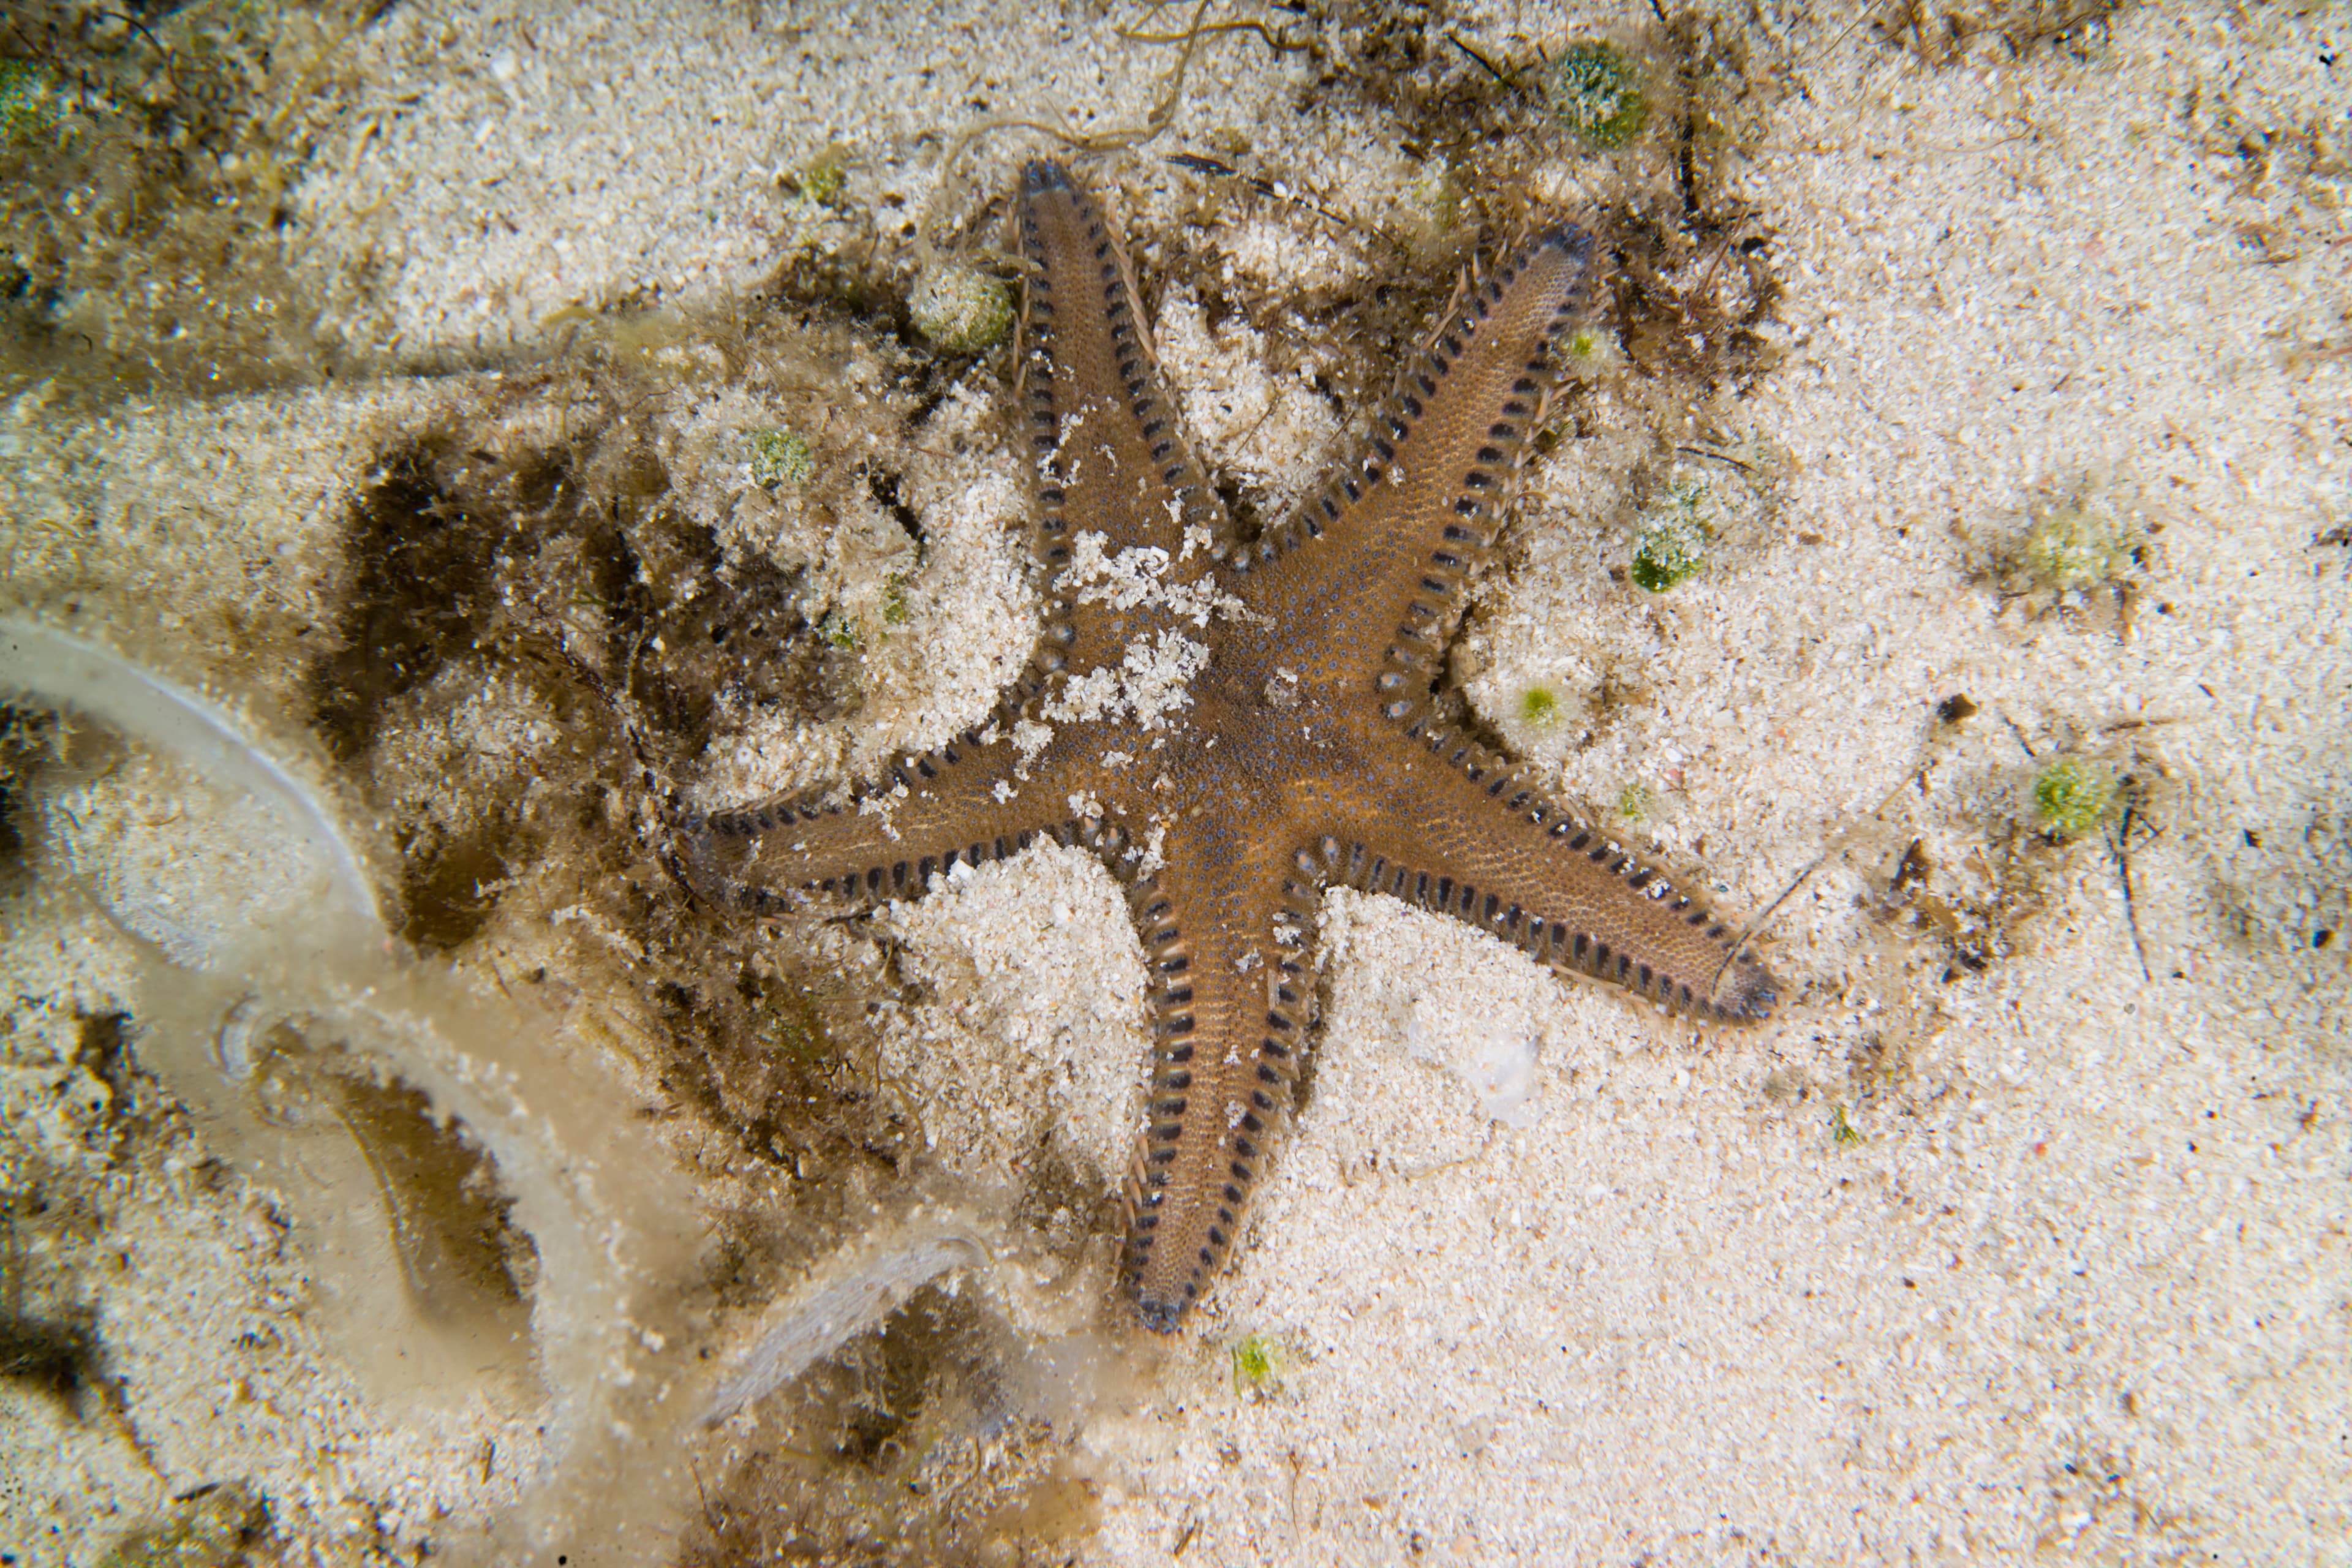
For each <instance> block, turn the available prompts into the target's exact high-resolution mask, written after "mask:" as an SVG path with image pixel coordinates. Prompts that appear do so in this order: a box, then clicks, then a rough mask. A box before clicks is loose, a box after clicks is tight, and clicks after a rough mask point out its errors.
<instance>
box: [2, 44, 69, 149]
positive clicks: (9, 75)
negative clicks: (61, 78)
mask: <svg viewBox="0 0 2352 1568" xmlns="http://www.w3.org/2000/svg"><path fill="white" fill-rule="evenodd" d="M62 118H63V117H62V116H61V115H60V114H59V113H58V94H57V81H56V79H54V78H52V77H51V76H50V75H49V73H48V72H47V71H46V70H43V69H42V68H40V67H39V66H37V65H34V64H32V63H30V62H29V61H26V60H0V142H21V143H25V144H27V145H29V144H31V143H33V142H39V141H42V140H43V139H45V138H46V137H47V135H48V134H49V132H51V131H52V130H54V129H55V128H56V127H57V125H58V122H59V121H60V120H61V119H62Z"/></svg>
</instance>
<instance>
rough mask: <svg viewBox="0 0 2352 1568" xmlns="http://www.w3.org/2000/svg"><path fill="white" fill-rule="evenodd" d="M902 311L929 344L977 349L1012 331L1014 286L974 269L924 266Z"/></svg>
mask: <svg viewBox="0 0 2352 1568" xmlns="http://www.w3.org/2000/svg"><path fill="white" fill-rule="evenodd" d="M907 311H908V316H909V317H910V318H911V319H912V320H913V321H914V323H915V331H918V332H920V333H921V334H922V335H923V337H924V339H925V341H927V342H929V343H930V344H931V346H932V347H934V348H937V349H940V350H941V351H943V352H945V353H951V354H970V353H980V352H981V350H982V349H986V348H992V347H993V346H995V345H996V344H997V343H999V342H1003V339H1004V335H1005V333H1007V332H1009V331H1012V330H1013V290H1012V289H1010V288H1008V287H1006V285H1005V282H1004V280H1003V279H1001V278H992V277H990V276H989V275H988V274H987V273H985V272H982V271H980V270H979V269H977V268H971V267H963V266H960V265H957V264H955V263H953V262H940V263H936V264H934V265H932V266H930V267H927V268H923V272H922V275H921V276H920V277H919V278H918V279H915V291H914V292H913V293H912V294H910V295H909V296H908V299H907Z"/></svg>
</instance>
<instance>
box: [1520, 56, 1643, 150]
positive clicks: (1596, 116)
mask: <svg viewBox="0 0 2352 1568" xmlns="http://www.w3.org/2000/svg"><path fill="white" fill-rule="evenodd" d="M1543 94H1544V101H1545V102H1546V103H1548V104H1549V105H1550V106H1551V112H1552V118H1553V119H1555V120H1557V121H1559V123H1560V125H1561V126H1562V127H1563V128H1565V129H1566V130H1567V131H1568V132H1569V134H1570V135H1572V136H1574V137H1575V138H1576V139H1577V140H1578V141H1580V142H1583V143H1584V145H1585V146H1586V147H1588V148H1591V149H1592V150H1593V151H1595V152H1606V151H1607V150H1609V149H1610V148H1612V147H1622V146H1623V145H1625V143H1627V142H1631V141H1632V140H1633V138H1634V137H1636V136H1638V135H1640V134H1641V133H1642V126H1643V123H1644V122H1645V121H1647V120H1648V119H1649V115H1650V106H1649V103H1648V101H1647V100H1645V99H1644V98H1643V93H1642V74H1641V68H1640V67H1639V66H1637V65H1636V64H1634V62H1633V58H1632V57H1631V56H1629V55H1628V54H1626V52H1625V51H1624V50H1623V49H1621V48H1619V47H1617V46H1616V45H1614V44H1612V43H1609V42H1607V41H1606V40H1605V39H1601V38H1582V39H1579V40H1578V41H1577V42H1575V43H1572V44H1570V45H1569V46H1568V47H1567V48H1565V49H1563V50H1561V51H1560V53H1559V55H1558V56H1557V57H1556V58H1553V59H1551V60H1550V61H1549V62H1547V63H1546V64H1545V66H1544V68H1543Z"/></svg>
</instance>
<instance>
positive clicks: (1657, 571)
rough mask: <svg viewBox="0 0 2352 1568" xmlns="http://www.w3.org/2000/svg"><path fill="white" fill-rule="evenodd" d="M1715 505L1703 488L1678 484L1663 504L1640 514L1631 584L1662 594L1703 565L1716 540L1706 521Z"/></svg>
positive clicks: (1701, 486) (1669, 492)
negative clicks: (1708, 544)
mask: <svg viewBox="0 0 2352 1568" xmlns="http://www.w3.org/2000/svg"><path fill="white" fill-rule="evenodd" d="M1713 510H1714V503H1713V501H1712V500H1710V499H1709V498H1708V496H1707V493H1706V486H1705V485H1698V484H1680V485H1676V486H1675V488H1674V489H1672V490H1669V491H1668V492H1667V493H1666V499H1665V500H1664V502H1663V503H1662V504H1660V505H1658V506H1656V507H1654V508H1652V509H1651V510H1649V511H1647V512H1645V513H1643V517H1642V531H1641V532H1640V533H1639V534H1637V535H1635V536H1634V540H1633V581H1634V582H1635V583H1638V584H1641V586H1642V587H1643V589H1645V590H1646V591H1648V592H1650V593H1653V594H1663V593H1664V592H1665V591H1666V590H1667V589H1669V588H1671V587H1673V586H1674V585H1675V584H1677V583H1680V582H1682V581H1683V580H1684V579H1685V578H1686V577H1689V576H1690V575H1691V574H1694V573H1696V571H1697V570H1698V569H1699V568H1700V567H1702V566H1704V565H1706V547H1707V543H1708V542H1709V541H1711V540H1712V539H1713V538H1714V537H1715V529H1714V527H1713V526H1712V524H1710V522H1709V521H1708V517H1709V515H1710V514H1711V513H1712V512H1713Z"/></svg>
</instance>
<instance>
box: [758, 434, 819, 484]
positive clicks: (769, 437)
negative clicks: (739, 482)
mask: <svg viewBox="0 0 2352 1568" xmlns="http://www.w3.org/2000/svg"><path fill="white" fill-rule="evenodd" d="M815 475H816V455H815V454H814V453H813V452H811V451H810V450H809V444H808V442H807V441H806V440H805V439H803V437H800V436H797V435H795V434H793V432H792V431H790V430H754V431H752V432H751V482H752V483H753V484H755V485H758V486H759V487H760V488H761V489H775V488H776V487H777V486H778V485H804V484H806V483H808V482H809V480H810V479H813V478H814V477H815Z"/></svg>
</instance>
